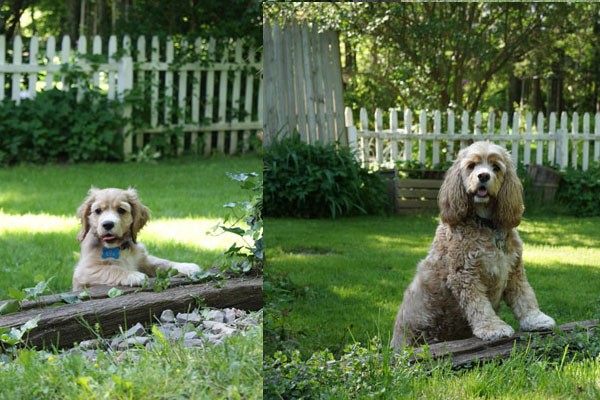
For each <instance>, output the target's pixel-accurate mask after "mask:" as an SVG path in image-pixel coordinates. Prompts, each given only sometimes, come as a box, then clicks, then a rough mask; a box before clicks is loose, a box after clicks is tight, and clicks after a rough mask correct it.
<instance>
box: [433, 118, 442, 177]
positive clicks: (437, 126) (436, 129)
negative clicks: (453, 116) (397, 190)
mask: <svg viewBox="0 0 600 400" xmlns="http://www.w3.org/2000/svg"><path fill="white" fill-rule="evenodd" d="M441 132H442V114H441V113H440V110H436V111H435V112H434V114H433V137H434V139H433V157H432V160H431V164H432V165H433V166H436V165H439V163H440V141H439V140H438V138H439V137H440V133H441Z"/></svg>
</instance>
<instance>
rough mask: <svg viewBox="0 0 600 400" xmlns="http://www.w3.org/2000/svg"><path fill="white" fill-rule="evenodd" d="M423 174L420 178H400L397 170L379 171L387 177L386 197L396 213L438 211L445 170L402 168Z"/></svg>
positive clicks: (411, 172) (412, 172)
mask: <svg viewBox="0 0 600 400" xmlns="http://www.w3.org/2000/svg"><path fill="white" fill-rule="evenodd" d="M402 171H403V172H410V174H411V175H413V174H414V173H416V174H417V175H420V176H423V178H422V179H415V178H409V179H400V178H399V176H398V172H399V170H397V169H394V170H386V171H381V174H382V175H383V176H384V177H386V178H387V179H388V197H389V199H390V204H392V205H393V208H394V211H395V212H396V213H398V214H416V213H419V212H424V211H425V212H433V211H435V212H437V211H438V203H437V198H438V193H439V191H440V187H441V186H442V182H443V181H444V180H443V179H444V174H445V171H432V170H402Z"/></svg>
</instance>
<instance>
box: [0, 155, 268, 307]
mask: <svg viewBox="0 0 600 400" xmlns="http://www.w3.org/2000/svg"><path fill="white" fill-rule="evenodd" d="M260 170H261V160H260V158H258V157H255V156H254V157H232V158H225V157H214V158H210V159H205V160H201V161H193V160H180V161H170V162H163V163H159V164H135V163H130V164H109V163H97V164H84V165H73V166H62V165H51V166H31V165H26V166H20V167H14V168H7V169H0V271H1V272H2V277H3V279H2V280H1V281H0V298H6V296H7V290H8V288H10V287H14V288H18V289H20V288H23V287H30V286H34V284H35V281H36V280H39V279H40V278H42V277H43V278H44V279H49V278H50V277H54V279H53V281H52V282H51V289H52V290H53V291H55V292H63V291H68V290H70V286H71V275H72V271H73V268H74V266H75V263H76V262H77V259H78V256H79V243H78V242H77V240H76V234H77V231H78V229H79V221H78V220H77V219H76V217H75V212H76V210H77V207H78V206H79V204H81V202H82V201H83V199H84V198H85V196H86V194H87V191H88V190H89V188H90V187H91V186H92V185H93V186H96V187H100V188H104V187H121V188H127V187H129V186H131V187H134V188H136V189H137V190H138V193H139V195H140V198H141V199H142V201H143V202H144V204H146V205H147V206H148V207H149V208H150V209H151V211H152V218H151V220H150V222H149V223H148V225H147V226H146V227H145V228H144V229H143V230H142V232H141V234H140V236H139V240H140V241H142V242H144V243H145V244H146V246H147V247H148V250H149V251H150V253H151V254H155V255H157V256H159V257H163V258H168V259H173V260H176V261H186V262H196V263H197V264H199V265H200V266H203V267H210V266H211V265H212V264H213V263H215V262H219V260H220V258H221V257H220V256H221V253H222V251H223V250H225V249H227V248H228V247H229V245H230V244H231V243H232V241H233V240H234V237H233V236H232V235H222V236H217V237H214V236H211V235H209V234H207V231H208V230H210V229H211V228H212V227H213V226H214V225H215V224H216V223H217V222H218V220H219V218H220V217H221V216H223V211H224V208H223V204H225V203H228V202H231V201H237V200H245V199H244V195H243V193H242V192H241V191H240V189H239V184H238V183H237V182H234V181H232V180H230V179H229V178H228V177H227V176H226V173H227V172H251V171H257V172H259V171H260Z"/></svg>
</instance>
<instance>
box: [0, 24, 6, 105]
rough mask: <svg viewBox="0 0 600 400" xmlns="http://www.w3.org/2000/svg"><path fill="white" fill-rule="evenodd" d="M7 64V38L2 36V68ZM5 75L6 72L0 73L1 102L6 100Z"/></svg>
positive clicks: (0, 40)
mask: <svg viewBox="0 0 600 400" xmlns="http://www.w3.org/2000/svg"><path fill="white" fill-rule="evenodd" d="M5 63H6V38H5V36H4V35H0V66H4V64H5ZM5 79H6V77H5V74H4V71H0V101H2V100H4V90H5V87H6V86H5Z"/></svg>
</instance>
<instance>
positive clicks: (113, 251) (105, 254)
mask: <svg viewBox="0 0 600 400" xmlns="http://www.w3.org/2000/svg"><path fill="white" fill-rule="evenodd" d="M130 247H131V243H130V242H129V240H126V241H125V242H123V243H122V244H121V246H119V247H111V248H108V247H102V259H103V260H106V259H107V258H114V259H115V260H118V259H119V255H120V253H121V250H126V249H128V248H130Z"/></svg>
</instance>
